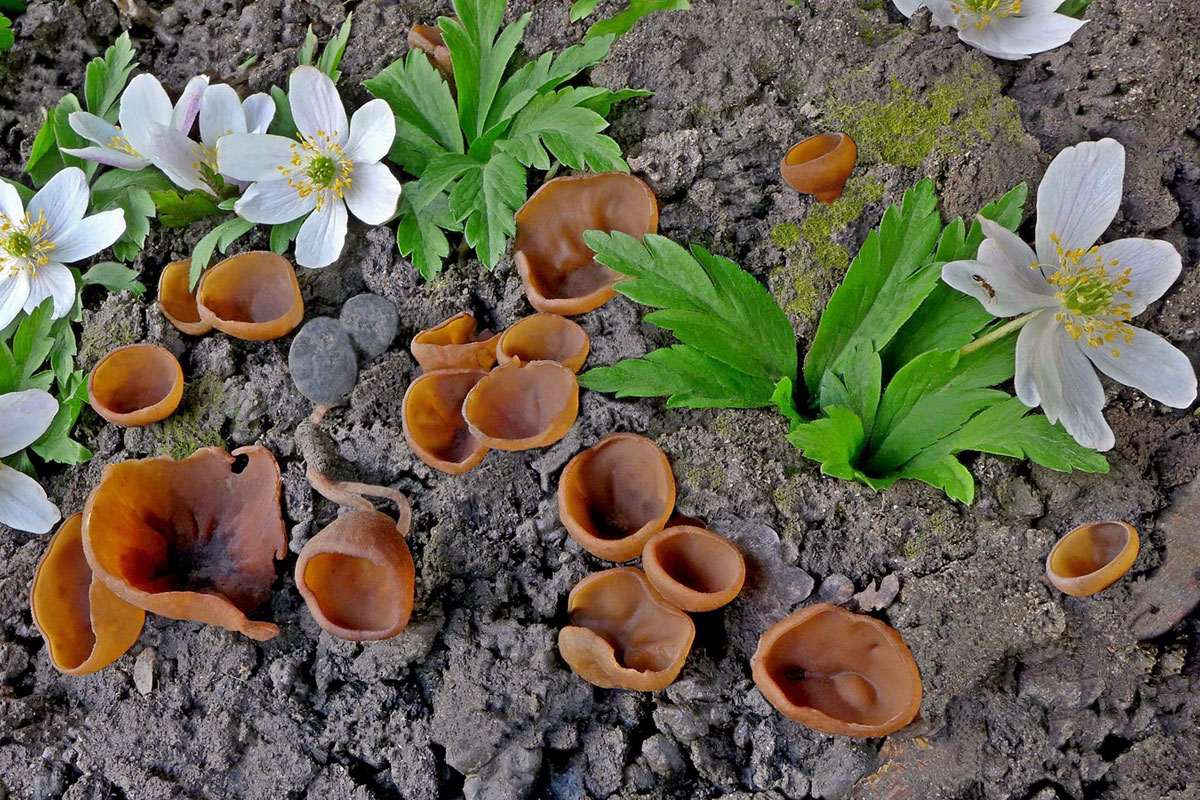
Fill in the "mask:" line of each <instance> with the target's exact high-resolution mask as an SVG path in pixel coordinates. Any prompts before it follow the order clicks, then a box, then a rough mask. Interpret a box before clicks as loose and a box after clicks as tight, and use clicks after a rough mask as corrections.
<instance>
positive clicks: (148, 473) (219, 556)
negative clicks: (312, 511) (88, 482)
mask: <svg viewBox="0 0 1200 800" xmlns="http://www.w3.org/2000/svg"><path fill="white" fill-rule="evenodd" d="M243 459H244V461H243ZM235 467H240V468H236V469H235ZM279 492H280V479H279V466H278V465H277V464H276V463H275V457H274V456H272V455H271V453H270V451H269V450H266V449H265V448H263V447H258V446H255V447H243V448H241V449H239V450H235V451H234V452H233V455H230V454H229V453H226V452H225V451H224V450H221V449H219V448H216V447H206V448H203V449H201V450H197V451H196V452H195V453H192V454H191V455H190V456H188V457H187V458H185V459H183V460H181V461H175V460H173V459H170V458H166V457H161V456H160V457H158V458H147V459H142V460H139V461H125V462H121V463H118V464H112V465H110V466H108V467H105V468H104V472H103V474H102V476H101V478H100V484H99V485H98V486H97V487H96V488H95V489H94V490H93V491H92V494H91V495H90V496H89V497H88V501H87V505H86V506H85V507H84V512H83V551H84V553H85V555H86V556H87V560H88V564H90V565H91V567H92V570H93V572H95V574H96V577H97V578H98V579H99V580H101V581H102V582H103V583H104V585H105V586H107V587H108V588H109V589H111V590H112V591H113V593H114V594H116V595H117V596H118V597H120V598H121V599H122V600H125V601H126V602H128V603H132V604H133V605H135V606H137V607H138V608H144V609H146V610H147V611H151V612H153V613H155V614H161V615H162V616H164V617H170V618H172V619H186V620H193V621H195V622H203V623H207V624H209V625H219V626H221V627H223V628H227V629H229V630H232V631H239V632H241V633H243V634H245V635H246V636H249V637H250V638H251V639H258V640H260V641H263V640H266V639H270V638H271V637H273V636H275V635H276V634H278V633H279V628H278V627H276V626H275V625H272V624H271V623H269V622H258V621H254V620H250V619H248V618H247V617H246V613H247V612H249V611H252V610H254V609H255V608H257V607H258V606H260V605H262V604H263V603H264V602H266V600H267V599H268V598H269V597H270V594H271V584H272V582H273V581H274V580H275V564H274V559H282V558H283V557H284V556H286V555H287V537H286V536H285V535H284V528H283V516H282V514H281V512H280V506H279Z"/></svg>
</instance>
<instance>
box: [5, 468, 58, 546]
mask: <svg viewBox="0 0 1200 800" xmlns="http://www.w3.org/2000/svg"><path fill="white" fill-rule="evenodd" d="M59 519H60V515H59V513H58V508H56V507H55V505H54V504H53V503H51V502H50V501H49V499H47V498H46V492H45V491H44V490H43V489H42V487H41V486H39V485H38V482H37V481H35V480H34V479H33V478H31V477H29V476H28V475H26V474H25V473H23V472H18V471H17V470H15V469H13V468H12V467H9V466H6V465H4V464H0V523H2V524H4V525H7V526H8V527H10V528H15V529H16V530H19V531H26V532H28V533H49V532H50V529H51V528H53V527H54V523H56V522H58V520H59Z"/></svg>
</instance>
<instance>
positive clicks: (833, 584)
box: [817, 575, 854, 605]
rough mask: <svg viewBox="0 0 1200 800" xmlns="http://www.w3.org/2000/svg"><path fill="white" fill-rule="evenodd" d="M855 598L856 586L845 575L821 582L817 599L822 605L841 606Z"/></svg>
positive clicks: (833, 576)
mask: <svg viewBox="0 0 1200 800" xmlns="http://www.w3.org/2000/svg"><path fill="white" fill-rule="evenodd" d="M853 596H854V584H853V582H851V580H850V579H849V578H847V577H846V576H845V575H830V576H829V577H828V578H826V579H825V580H823V581H821V588H820V589H818V590H817V599H818V600H820V601H821V602H822V603H833V604H835V605H840V604H842V603H845V602H846V601H847V600H849V599H850V598H851V597H853Z"/></svg>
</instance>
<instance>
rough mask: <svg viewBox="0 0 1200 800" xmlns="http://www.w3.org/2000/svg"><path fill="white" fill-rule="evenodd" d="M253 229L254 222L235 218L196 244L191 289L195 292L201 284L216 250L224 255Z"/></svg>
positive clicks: (222, 224) (189, 278) (189, 282)
mask: <svg viewBox="0 0 1200 800" xmlns="http://www.w3.org/2000/svg"><path fill="white" fill-rule="evenodd" d="M253 228H254V223H253V222H247V221H246V220H244V219H242V218H241V217H233V218H232V219H228V220H226V221H224V222H222V223H221V224H220V225H218V226H217V227H215V228H213V229H212V230H211V231H209V232H208V233H207V234H205V235H204V238H202V239H201V240H200V241H198V242H196V247H195V248H194V249H193V250H192V267H191V269H190V270H189V271H188V286H189V288H191V289H192V290H193V291H194V290H195V288H196V284H197V283H199V282H200V276H201V275H202V274H203V273H204V270H206V269H208V264H209V262H210V261H212V256H213V251H214V250H220V251H221V252H222V253H224V252H225V251H227V250H228V249H229V246H230V245H231V244H233V243H234V242H235V241H237V240H238V239H240V238H241V237H242V236H245V235H246V234H247V233H249V232H250V231H251V230H252V229H253Z"/></svg>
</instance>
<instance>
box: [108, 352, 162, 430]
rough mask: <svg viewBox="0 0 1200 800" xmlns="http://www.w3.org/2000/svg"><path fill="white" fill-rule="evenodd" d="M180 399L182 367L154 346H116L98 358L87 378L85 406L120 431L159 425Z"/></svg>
mask: <svg viewBox="0 0 1200 800" xmlns="http://www.w3.org/2000/svg"><path fill="white" fill-rule="evenodd" d="M182 399H183V368H182V367H180V366H179V360H178V359H177V358H175V356H173V355H171V353H170V351H168V350H167V349H165V348H163V347H159V346H158V345H156V344H130V345H126V346H125V347H118V348H117V349H116V350H113V351H112V352H111V353H109V354H108V355H106V356H105V357H104V358H102V359H100V363H99V364H97V365H96V368H95V369H94V370H92V374H91V377H90V378H88V404H89V405H91V407H92V408H93V409H94V410H95V412H96V413H97V414H99V415H100V416H102V417H104V418H105V419H106V420H108V421H109V422H111V423H112V424H114V425H120V426H121V427H123V428H137V427H141V426H142V425H152V424H153V423H155V422H161V421H162V420H164V419H166V418H167V417H169V416H171V415H172V414H174V413H175V409H177V408H179V401H180V400H182Z"/></svg>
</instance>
